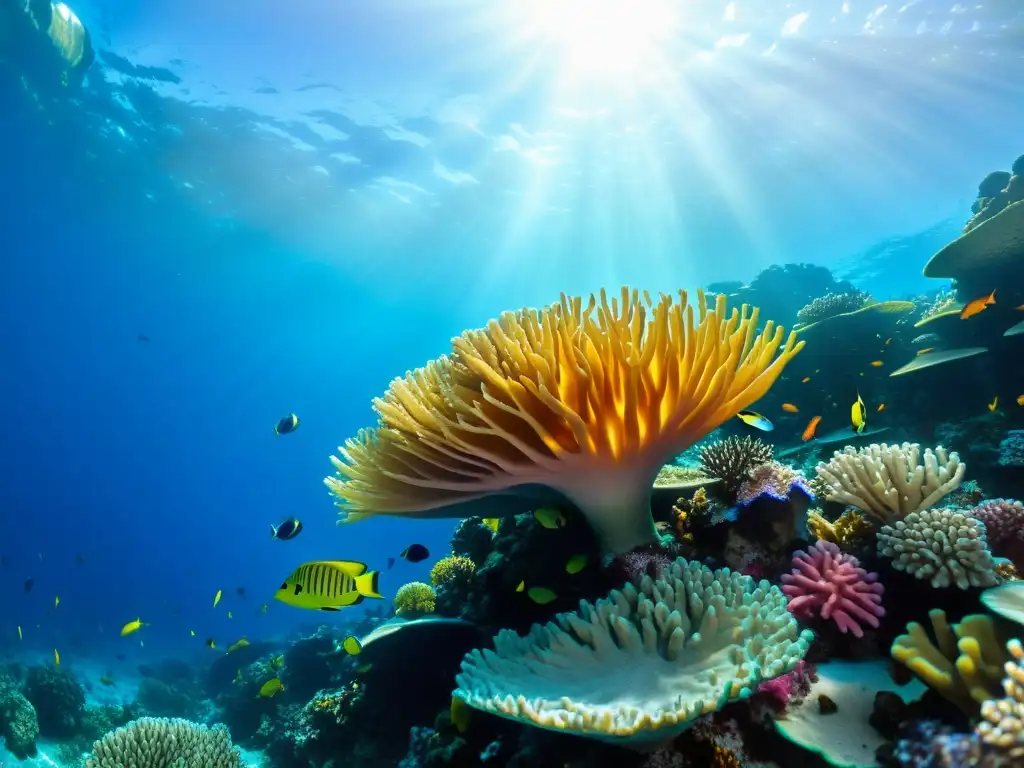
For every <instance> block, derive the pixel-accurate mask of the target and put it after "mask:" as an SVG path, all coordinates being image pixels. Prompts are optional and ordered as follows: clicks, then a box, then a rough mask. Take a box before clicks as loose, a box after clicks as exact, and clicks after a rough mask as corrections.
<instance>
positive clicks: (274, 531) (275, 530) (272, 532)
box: [270, 523, 277, 539]
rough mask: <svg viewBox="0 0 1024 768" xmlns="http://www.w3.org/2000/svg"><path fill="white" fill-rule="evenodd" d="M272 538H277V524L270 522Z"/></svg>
mask: <svg viewBox="0 0 1024 768" xmlns="http://www.w3.org/2000/svg"><path fill="white" fill-rule="evenodd" d="M270 538H272V539H276V538H277V526H275V525H274V524H273V523H271V524H270Z"/></svg>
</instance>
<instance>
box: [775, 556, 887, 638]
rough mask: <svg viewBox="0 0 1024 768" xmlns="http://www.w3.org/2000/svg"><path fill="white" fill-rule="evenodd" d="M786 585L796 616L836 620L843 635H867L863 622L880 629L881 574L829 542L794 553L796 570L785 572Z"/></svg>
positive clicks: (784, 589) (790, 607) (882, 588)
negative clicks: (871, 570) (869, 569)
mask: <svg viewBox="0 0 1024 768" xmlns="http://www.w3.org/2000/svg"><path fill="white" fill-rule="evenodd" d="M782 584H783V586H782V591H783V592H784V593H785V594H786V596H787V597H789V610H790V611H791V612H792V613H793V614H794V615H796V616H815V615H817V616H821V618H823V619H832V621H834V622H835V623H836V625H837V626H838V627H839V631H840V632H842V633H843V634H846V633H847V632H849V633H850V634H852V635H853V636H854V637H863V636H864V630H863V629H862V628H861V624H862V623H863V624H867V625H868V626H870V627H873V628H876V629H877V628H878V619H879V618H881V617H882V616H885V608H883V607H882V594H883V593H884V592H885V587H883V586H882V585H881V584H879V583H878V574H877V573H868V572H867V571H865V570H864V569H863V568H861V567H860V562H859V561H858V560H857V558H855V557H853V556H851V555H847V554H844V553H843V552H841V551H840V550H839V547H837V546H836V545H835V544H832V543H831V542H828V541H818V542H816V543H815V544H814V546H812V547H809V548H808V550H807V551H806V552H805V551H804V550H797V551H796V552H795V553H793V571H792V573H784V574H783V575H782Z"/></svg>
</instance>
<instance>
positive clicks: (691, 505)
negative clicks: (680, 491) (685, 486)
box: [672, 486, 711, 542]
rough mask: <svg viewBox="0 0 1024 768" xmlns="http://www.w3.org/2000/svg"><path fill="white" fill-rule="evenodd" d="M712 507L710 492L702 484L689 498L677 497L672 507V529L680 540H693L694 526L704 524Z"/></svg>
mask: <svg viewBox="0 0 1024 768" xmlns="http://www.w3.org/2000/svg"><path fill="white" fill-rule="evenodd" d="M710 508H711V505H710V502H709V501H708V492H707V491H706V490H704V487H703V486H701V487H700V488H698V489H697V490H696V491H694V492H693V496H692V497H691V498H689V499H684V498H680V499H676V503H675V505H674V506H673V507H672V516H673V519H672V529H673V530H674V532H675V535H676V538H678V539H679V541H686V542H690V541H693V528H694V527H695V526H699V525H702V524H704V523H705V522H706V521H707V518H708V512H709V510H710Z"/></svg>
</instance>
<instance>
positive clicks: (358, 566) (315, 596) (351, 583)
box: [274, 560, 383, 611]
mask: <svg viewBox="0 0 1024 768" xmlns="http://www.w3.org/2000/svg"><path fill="white" fill-rule="evenodd" d="M379 578H380V572H379V571H369V570H367V568H366V565H365V563H356V562H353V561H351V560H320V561H316V562H312V563H305V564H304V565H300V566H299V567H298V568H296V569H295V572H294V573H292V575H291V576H289V577H288V578H287V579H286V580H285V582H284V583H283V584H282V585H281V587H280V589H278V590H277V593H276V594H275V595H274V597H275V598H276V599H277V600H280V601H281V602H282V603H286V604H287V605H291V606H294V607H295V608H306V609H308V610H312V611H339V610H341V609H342V608H347V607H348V606H350V605H358V604H359V603H361V602H363V599H364V598H367V597H374V598H379V599H382V598H383V595H381V594H380V593H379V592H378V591H377V589H378V588H377V581H378V579H379Z"/></svg>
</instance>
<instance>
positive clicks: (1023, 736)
mask: <svg viewBox="0 0 1024 768" xmlns="http://www.w3.org/2000/svg"><path fill="white" fill-rule="evenodd" d="M1006 650H1007V652H1008V653H1009V654H1010V656H1011V657H1012V658H1011V659H1010V660H1009V661H1007V662H1006V666H1005V670H1006V679H1005V680H1003V692H1004V693H1005V694H1006V696H1005V697H1003V698H1001V699H990V700H988V701H986V702H985V703H984V704H982V705H981V716H982V718H983V719H982V721H981V722H980V723H978V728H977V733H978V735H979V736H980V737H981V740H982V741H983V742H985V743H986V744H988V745H990V746H992V747H994V748H995V749H997V750H998V751H999V752H1000V753H1001V754H1003V755H1005V756H1006V757H1007V758H1009V759H1021V758H1024V646H1022V645H1021V642H1020V640H1011V641H1010V642H1008V643H1007V644H1006Z"/></svg>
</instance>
